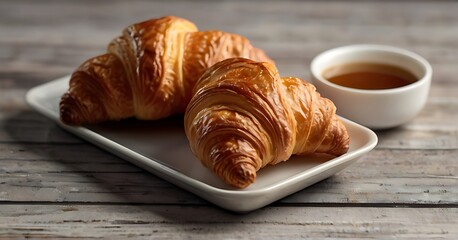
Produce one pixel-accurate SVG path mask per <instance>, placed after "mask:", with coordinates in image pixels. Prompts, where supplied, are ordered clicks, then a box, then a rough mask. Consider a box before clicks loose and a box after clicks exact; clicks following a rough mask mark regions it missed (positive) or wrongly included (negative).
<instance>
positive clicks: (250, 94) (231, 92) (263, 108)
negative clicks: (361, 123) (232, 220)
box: [184, 58, 350, 188]
mask: <svg viewBox="0 0 458 240" xmlns="http://www.w3.org/2000/svg"><path fill="white" fill-rule="evenodd" d="M193 92H194V93H193V94H194V95H193V97H192V99H191V101H190V103H189V105H188V107H187V109H186V112H185V115H184V127H185V133H186V136H187V138H188V140H189V144H190V147H191V150H192V152H193V153H194V154H195V155H196V157H197V158H198V159H200V161H201V162H202V163H203V164H204V165H205V166H206V167H208V168H210V169H211V170H212V171H213V172H214V173H215V174H216V175H218V176H219V177H220V178H221V179H222V180H224V182H226V183H227V184H229V185H231V186H233V187H235V188H245V187H247V186H249V185H250V184H251V183H253V182H254V181H255V179H256V172H257V171H258V170H259V169H261V168H262V167H264V166H266V165H268V164H277V163H280V162H282V161H285V160H287V159H289V158H290V156H291V155H292V154H299V155H307V154H313V153H326V154H330V155H334V156H339V155H342V154H344V153H346V152H347V151H348V148H349V141H350V139H349V135H348V133H347V130H346V128H345V125H344V124H343V123H342V122H341V121H340V120H339V118H338V117H337V115H336V113H335V112H336V108H335V106H334V104H333V102H332V101H331V100H329V99H326V98H323V97H321V96H320V94H319V93H318V92H316V89H315V87H314V86H313V85H312V84H309V83H307V82H305V81H303V80H301V79H299V78H294V77H285V78H281V77H280V76H279V74H278V72H277V69H276V68H275V66H274V65H273V64H270V63H265V62H263V63H261V62H255V61H252V60H248V59H243V58H234V59H227V60H224V61H222V62H219V63H217V64H215V65H213V66H212V67H210V68H209V69H208V70H207V71H206V72H205V73H204V74H203V75H202V77H201V78H200V79H199V80H198V82H197V83H196V86H195V87H194V90H193Z"/></svg>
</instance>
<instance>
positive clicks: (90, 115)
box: [60, 16, 271, 125]
mask: <svg viewBox="0 0 458 240" xmlns="http://www.w3.org/2000/svg"><path fill="white" fill-rule="evenodd" d="M231 57H246V58H251V59H254V60H261V61H271V60H270V59H269V58H268V57H267V56H266V55H265V54H264V52H263V51H261V50H259V49H257V48H254V47H253V46H252V45H251V44H250V43H249V41H248V40H247V39H246V38H244V37H242V36H239V35H235V34H229V33H225V32H221V31H207V32H198V30H197V27H196V26H195V25H194V24H193V23H191V22H189V21H187V20H185V19H182V18H178V17H173V16H167V17H163V18H159V19H153V20H149V21H145V22H141V23H137V24H134V25H131V26H129V27H127V28H126V29H125V30H124V31H123V34H122V35H121V36H120V37H117V38H115V39H114V40H113V41H112V42H111V43H110V44H109V45H108V49H107V53H106V54H103V55H100V56H97V57H94V58H91V59H89V60H87V61H86V62H85V63H83V64H82V65H81V66H80V67H79V68H78V69H77V70H76V71H75V72H74V73H73V74H72V76H71V80H70V88H69V90H68V91H67V93H65V94H64V95H63V96H62V98H61V102H60V117H61V120H62V121H63V122H64V123H66V124H71V125H81V124H86V123H96V122H101V121H106V120H119V119H124V118H129V117H136V118H138V119H142V120H154V119H159V118H164V117H167V116H169V115H172V114H175V113H183V112H184V110H185V109H186V106H187V104H188V102H189V100H190V99H191V92H192V88H193V86H194V84H195V82H196V81H197V79H198V78H199V77H200V76H201V74H202V73H203V72H204V71H205V70H206V69H207V68H208V67H210V66H212V65H213V64H215V63H217V62H219V61H221V60H224V59H227V58H231Z"/></svg>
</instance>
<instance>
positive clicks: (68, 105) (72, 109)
mask: <svg viewBox="0 0 458 240" xmlns="http://www.w3.org/2000/svg"><path fill="white" fill-rule="evenodd" d="M59 112H60V120H61V121H62V122H63V123H65V124H67V125H73V126H74V125H80V124H81V121H80V118H79V115H78V114H77V112H76V99H75V98H74V97H73V96H72V95H71V94H70V93H65V94H64V95H63V96H62V98H61V101H60V104H59Z"/></svg>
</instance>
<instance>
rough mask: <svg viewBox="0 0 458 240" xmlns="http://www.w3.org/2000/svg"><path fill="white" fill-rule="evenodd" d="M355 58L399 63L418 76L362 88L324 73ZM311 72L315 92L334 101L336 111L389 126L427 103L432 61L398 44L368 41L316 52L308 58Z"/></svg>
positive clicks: (370, 123)
mask: <svg viewBox="0 0 458 240" xmlns="http://www.w3.org/2000/svg"><path fill="white" fill-rule="evenodd" d="M355 62H356V63H359V62H368V63H379V64H390V65H394V66H398V67H401V68H404V69H406V70H408V71H410V72H411V73H413V74H414V75H415V76H416V77H417V79H418V80H417V81H415V82H414V83H411V84H409V85H406V86H403V87H398V88H391V89H383V90H363V89H356V88H349V87H343V86H340V85H337V84H334V83H332V82H330V81H328V80H326V79H325V78H324V77H323V71H324V70H326V69H328V68H329V67H331V66H335V65H341V64H347V63H355ZM311 73H312V79H313V84H314V85H315V86H316V88H317V90H318V92H319V93H320V94H321V95H322V96H324V97H326V98H329V99H331V100H332V101H333V102H334V104H335V105H336V107H337V114H339V115H341V116H343V117H345V118H348V119H350V120H353V121H355V122H357V123H360V124H362V125H364V126H366V127H369V128H372V129H385V128H392V127H395V126H398V125H401V124H404V123H406V122H408V121H410V120H411V119H412V118H414V117H415V116H416V115H417V114H418V113H419V112H420V111H421V110H422V109H423V107H424V105H425V103H426V100H427V98H428V93H429V87H430V84H431V78H432V68H431V65H430V64H429V63H428V61H426V60H425V59H424V58H423V57H421V56H419V55H417V54H415V53H413V52H410V51H407V50H405V49H401V48H396V47H391V46H383V45H368V44H365V45H350V46H344V47H339V48H335V49H331V50H328V51H325V52H323V53H321V54H319V55H318V56H316V57H315V58H314V59H313V61H312V62H311Z"/></svg>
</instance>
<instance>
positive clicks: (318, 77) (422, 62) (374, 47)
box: [310, 44, 433, 95]
mask: <svg viewBox="0 0 458 240" xmlns="http://www.w3.org/2000/svg"><path fill="white" fill-rule="evenodd" d="M352 51H354V52H356V51H381V52H387V53H390V54H397V55H403V56H405V57H408V58H410V59H411V60H413V62H416V63H418V65H419V66H421V67H422V68H423V69H424V74H423V76H422V77H421V78H420V79H418V80H417V81H415V82H413V83H410V84H408V85H405V86H402V87H397V88H389V89H375V90H374V89H358V88H351V87H345V86H341V85H338V84H335V83H332V82H330V81H328V80H327V79H326V78H324V77H323V76H322V73H321V72H322V69H323V68H318V66H317V65H318V64H319V62H320V61H323V60H322V59H323V58H325V57H328V56H329V55H330V54H334V55H338V54H344V53H347V54H348V52H352ZM349 63H350V62H349ZM310 72H311V74H312V76H313V79H314V81H319V82H321V83H322V84H325V85H327V86H328V87H331V88H335V89H338V90H340V91H346V92H354V93H364V94H373V95H379V94H394V93H400V92H404V91H408V90H410V89H412V88H417V87H419V86H420V85H423V84H427V83H428V82H430V81H431V78H432V73H433V70H432V67H431V64H430V63H429V62H428V61H427V60H426V59H425V58H424V57H422V56H420V55H419V54H417V53H414V52H412V51H410V50H407V49H404V48H399V47H394V46H388V45H380V44H353V45H346V46H340V47H336V48H331V49H328V50H326V51H324V52H321V53H319V54H318V55H316V56H315V57H314V58H313V59H312V61H311V63H310Z"/></svg>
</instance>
